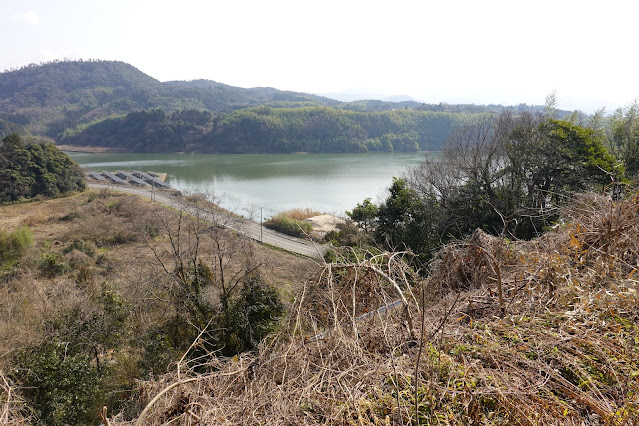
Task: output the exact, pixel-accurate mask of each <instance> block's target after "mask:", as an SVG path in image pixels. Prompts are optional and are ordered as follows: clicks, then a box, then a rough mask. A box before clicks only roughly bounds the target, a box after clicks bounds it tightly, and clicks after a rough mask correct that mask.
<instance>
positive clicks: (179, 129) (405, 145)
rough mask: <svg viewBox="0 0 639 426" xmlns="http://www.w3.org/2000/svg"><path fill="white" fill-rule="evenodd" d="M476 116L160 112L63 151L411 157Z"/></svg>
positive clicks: (96, 127)
mask: <svg viewBox="0 0 639 426" xmlns="http://www.w3.org/2000/svg"><path fill="white" fill-rule="evenodd" d="M478 116H479V115H478V114H451V113H446V112H433V111H415V110H399V111H380V112H361V111H347V110H343V109H336V108H330V107H317V106H315V107H309V106H305V107H297V108H272V107H264V106H262V107H256V108H244V109H241V110H238V111H235V112H233V113H231V114H228V115H217V116H215V117H214V116H213V115H211V114H210V113H208V112H200V111H196V110H185V111H176V112H174V113H173V114H167V113H165V112H164V110H160V109H156V110H152V111H145V112H134V113H130V114H128V115H126V116H120V117H112V118H108V119H104V120H100V121H98V122H96V123H93V124H92V125H90V126H87V127H80V128H77V129H75V130H74V131H67V132H66V133H65V134H64V135H63V136H62V137H61V138H60V139H59V140H60V142H61V143H63V144H64V145H76V146H100V147H107V148H112V149H118V150H129V151H136V152H174V151H186V152H213V153H248V152H253V153H275V152H277V153H287V152H364V151H386V152H393V151H399V152H413V151H417V150H438V149H440V147H441V144H442V142H443V141H445V140H446V139H447V138H448V137H449V136H450V134H451V133H452V131H453V130H454V129H455V128H457V127H459V126H461V125H463V124H468V123H470V122H472V121H473V120H476V119H477V117H478Z"/></svg>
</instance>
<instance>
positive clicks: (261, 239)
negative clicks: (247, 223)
mask: <svg viewBox="0 0 639 426" xmlns="http://www.w3.org/2000/svg"><path fill="white" fill-rule="evenodd" d="M260 243H262V244H263V243H264V237H263V235H262V207H260Z"/></svg>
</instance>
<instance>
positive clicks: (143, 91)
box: [0, 60, 540, 152]
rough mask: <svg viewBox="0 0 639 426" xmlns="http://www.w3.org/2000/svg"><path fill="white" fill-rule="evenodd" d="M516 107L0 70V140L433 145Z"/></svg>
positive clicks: (274, 146)
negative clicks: (23, 137)
mask: <svg viewBox="0 0 639 426" xmlns="http://www.w3.org/2000/svg"><path fill="white" fill-rule="evenodd" d="M538 108H540V107H534V106H527V105H523V104H522V105H518V106H514V107H503V106H501V105H488V106H483V105H448V104H421V103H418V102H414V101H404V102H385V101H376V100H363V101H356V102H348V103H344V102H339V101H336V100H332V99H329V98H325V97H321V96H316V95H311V94H306V93H298V92H288V91H280V90H277V89H273V88H251V89H244V88H239V87H233V86H229V85H226V84H222V83H218V82H215V81H210V80H193V81H170V82H160V81H158V80H156V79H155V78H153V77H150V76H148V75H146V74H144V73H143V72H141V71H140V70H138V69H137V68H135V67H133V66H132V65H129V64H126V63H124V62H118V61H94V60H90V61H54V62H51V63H46V64H40V65H35V64H31V65H29V66H25V67H23V68H21V69H16V70H10V71H5V72H3V73H0V137H4V136H6V135H8V134H11V133H14V132H17V133H20V134H23V135H31V136H44V137H48V138H51V139H53V140H54V141H55V142H57V143H63V144H72V145H83V146H86V145H90V146H103V147H111V148H118V149H122V150H127V151H146V152H166V151H190V152H292V151H309V152H354V151H364V150H385V151H391V150H401V151H412V150H415V149H430V150H437V149H439V148H440V147H441V145H442V144H443V142H444V141H445V140H446V138H447V137H448V136H449V135H450V133H451V132H452V130H453V129H454V128H455V127H456V126H458V125H460V124H464V123H467V122H468V121H469V120H471V121H472V120H474V119H475V118H476V117H477V115H481V114H484V113H487V112H500V111H503V110H505V109H510V110H513V111H515V112H522V111H526V112H535V111H536V110H537V109H538Z"/></svg>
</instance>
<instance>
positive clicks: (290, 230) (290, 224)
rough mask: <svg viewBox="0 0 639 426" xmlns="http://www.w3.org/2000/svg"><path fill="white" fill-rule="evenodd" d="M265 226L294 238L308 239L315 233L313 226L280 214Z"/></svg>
mask: <svg viewBox="0 0 639 426" xmlns="http://www.w3.org/2000/svg"><path fill="white" fill-rule="evenodd" d="M264 226H266V227H267V228H270V229H273V230H275V231H278V232H281V233H283V234H286V235H292V236H294V237H306V236H307V235H309V234H310V233H311V232H312V231H313V225H311V224H310V223H307V222H302V221H301V220H299V219H294V218H292V217H289V216H286V215H285V214H283V213H280V214H278V215H276V216H273V217H272V218H271V219H269V220H267V221H266V222H264Z"/></svg>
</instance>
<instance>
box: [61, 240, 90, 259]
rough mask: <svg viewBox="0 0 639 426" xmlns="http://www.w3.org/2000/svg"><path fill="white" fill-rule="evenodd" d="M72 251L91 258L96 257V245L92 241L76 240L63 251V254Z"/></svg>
mask: <svg viewBox="0 0 639 426" xmlns="http://www.w3.org/2000/svg"><path fill="white" fill-rule="evenodd" d="M72 250H78V251H81V252H82V253H84V254H86V255H87V256H89V257H93V256H95V252H96V247H95V243H93V242H91V241H85V240H83V239H81V238H75V239H74V240H73V241H71V242H70V243H69V244H67V245H66V247H64V248H63V249H62V253H64V254H67V253H69V252H70V251H72Z"/></svg>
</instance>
